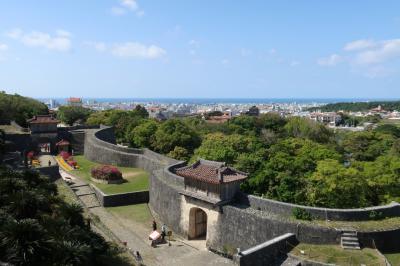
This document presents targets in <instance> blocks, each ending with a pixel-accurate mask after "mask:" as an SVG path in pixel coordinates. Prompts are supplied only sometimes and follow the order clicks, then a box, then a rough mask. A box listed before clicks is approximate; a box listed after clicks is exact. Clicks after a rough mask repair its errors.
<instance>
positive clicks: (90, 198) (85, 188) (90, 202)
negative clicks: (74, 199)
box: [67, 179, 100, 209]
mask: <svg viewBox="0 0 400 266" xmlns="http://www.w3.org/2000/svg"><path fill="white" fill-rule="evenodd" d="M67 184H68V185H69V187H70V188H71V189H72V191H73V192H74V193H75V195H76V196H78V198H79V199H80V200H81V201H82V203H83V204H84V205H85V206H86V207H87V208H89V209H90V208H96V207H100V203H99V201H98V200H97V197H96V194H95V193H94V190H93V189H92V187H91V186H90V185H89V184H88V183H85V182H83V181H81V180H78V179H74V180H71V179H70V180H67Z"/></svg>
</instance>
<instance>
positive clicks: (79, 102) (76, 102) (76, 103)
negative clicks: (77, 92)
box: [67, 97, 82, 106]
mask: <svg viewBox="0 0 400 266" xmlns="http://www.w3.org/2000/svg"><path fill="white" fill-rule="evenodd" d="M67 103H68V105H69V106H82V98H77V97H70V98H69V99H68V100H67Z"/></svg>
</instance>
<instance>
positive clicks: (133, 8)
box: [111, 0, 145, 18]
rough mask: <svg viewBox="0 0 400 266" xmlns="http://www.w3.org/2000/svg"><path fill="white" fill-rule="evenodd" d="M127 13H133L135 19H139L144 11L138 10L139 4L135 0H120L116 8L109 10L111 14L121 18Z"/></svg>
mask: <svg viewBox="0 0 400 266" xmlns="http://www.w3.org/2000/svg"><path fill="white" fill-rule="evenodd" d="M128 12H134V13H135V14H136V16H137V17H139V18H141V17H143V16H144V14H145V13H144V11H143V10H142V9H140V8H139V4H138V3H137V1H136V0H120V1H119V5H118V6H114V7H112V8H111V14H113V15H115V16H122V15H125V14H126V13H128Z"/></svg>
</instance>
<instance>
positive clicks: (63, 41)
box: [6, 29, 71, 52]
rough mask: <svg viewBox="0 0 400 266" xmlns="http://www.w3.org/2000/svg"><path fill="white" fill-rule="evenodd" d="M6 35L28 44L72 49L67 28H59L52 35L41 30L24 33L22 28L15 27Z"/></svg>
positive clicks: (55, 48) (63, 49)
mask: <svg viewBox="0 0 400 266" xmlns="http://www.w3.org/2000/svg"><path fill="white" fill-rule="evenodd" d="M6 35H7V36H8V37H10V38H12V39H15V40H18V41H20V42H22V43H23V44H24V45H26V46H31V47H42V48H46V49H48V50H55V51H60V52H66V51H69V50H70V49H71V33H69V32H68V31H65V30H57V31H56V33H55V34H54V35H50V34H49V33H45V32H40V31H32V32H30V33H24V32H23V31H22V30H21V29H13V30H11V31H9V32H8V33H7V34H6Z"/></svg>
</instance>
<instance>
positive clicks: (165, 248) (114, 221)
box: [60, 171, 234, 266]
mask: <svg viewBox="0 0 400 266" xmlns="http://www.w3.org/2000/svg"><path fill="white" fill-rule="evenodd" d="M60 174H61V176H62V178H63V179H64V180H68V182H69V183H70V187H71V188H72V189H73V190H74V192H75V194H76V195H77V196H78V197H79V198H80V199H81V201H82V202H83V203H84V204H85V205H86V206H87V207H89V211H90V212H91V213H92V214H94V215H96V216H97V217H99V219H100V220H101V222H102V223H103V224H104V226H106V227H107V228H108V229H109V230H110V231H111V232H112V233H113V234H114V236H115V237H116V238H118V239H119V240H120V241H121V242H127V247H128V248H129V249H130V250H132V251H137V250H138V251H139V252H140V253H141V255H142V257H143V262H144V264H145V265H149V266H151V265H157V266H158V265H167V266H168V265H190V266H203V265H210V266H217V265H227V266H232V265H234V264H233V262H232V261H231V260H229V259H226V258H223V257H221V256H219V255H216V254H214V253H212V252H210V251H208V250H206V249H205V248H202V246H203V247H204V243H201V242H192V241H187V240H184V239H180V238H179V237H176V236H175V238H176V239H175V241H171V246H169V245H168V244H162V245H158V246H157V247H156V248H153V247H151V246H150V241H149V240H148V235H149V233H150V226H151V225H149V228H144V226H143V225H142V224H137V223H135V222H134V221H131V220H124V219H122V218H120V217H117V216H114V215H113V214H112V213H110V212H109V211H107V210H106V209H105V208H103V207H101V206H99V204H98V202H97V199H95V198H93V197H95V196H94V195H93V194H91V192H90V190H91V188H90V186H88V184H87V183H86V182H84V181H82V180H80V179H78V178H76V177H75V176H72V175H70V174H68V173H67V172H64V171H60Z"/></svg>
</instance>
